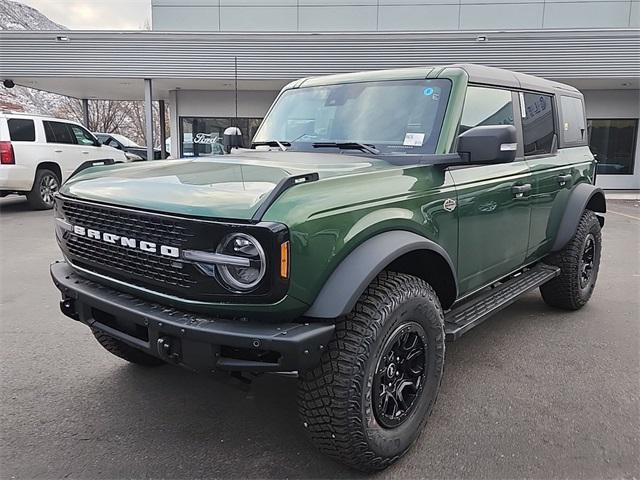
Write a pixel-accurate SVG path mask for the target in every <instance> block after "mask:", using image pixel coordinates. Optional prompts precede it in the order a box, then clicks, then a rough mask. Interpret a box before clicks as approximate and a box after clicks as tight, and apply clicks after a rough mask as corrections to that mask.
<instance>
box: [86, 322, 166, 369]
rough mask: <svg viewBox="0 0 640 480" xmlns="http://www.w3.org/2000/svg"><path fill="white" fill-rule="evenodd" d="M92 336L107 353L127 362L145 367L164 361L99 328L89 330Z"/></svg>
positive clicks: (155, 365) (158, 364) (161, 363)
mask: <svg viewBox="0 0 640 480" xmlns="http://www.w3.org/2000/svg"><path fill="white" fill-rule="evenodd" d="M91 331H92V332H93V336H94V337H96V340H98V343H99V344H100V345H102V346H103V347H104V349H105V350H107V351H108V352H109V353H111V354H113V355H115V356H116V357H120V358H122V359H123V360H126V361H127V362H131V363H135V364H136V365H143V366H145V367H159V366H161V365H164V364H165V362H164V361H163V360H160V359H159V358H156V357H154V356H152V355H149V354H147V353H144V352H142V351H140V350H138V349H137V348H133V347H131V346H129V345H127V344H126V343H124V342H121V341H120V340H117V339H115V338H113V337H111V336H109V335H107V334H106V333H103V332H101V331H100V330H93V329H92V330H91Z"/></svg>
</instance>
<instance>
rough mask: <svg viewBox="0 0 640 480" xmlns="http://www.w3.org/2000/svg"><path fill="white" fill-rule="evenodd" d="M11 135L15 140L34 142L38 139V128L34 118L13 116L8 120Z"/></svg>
mask: <svg viewBox="0 0 640 480" xmlns="http://www.w3.org/2000/svg"><path fill="white" fill-rule="evenodd" d="M7 123H8V125H9V137H10V138H11V140H13V141H14V142H33V141H35V139H36V129H35V127H34V125H33V120H28V119H26V118H12V119H10V120H9V121H8V122H7Z"/></svg>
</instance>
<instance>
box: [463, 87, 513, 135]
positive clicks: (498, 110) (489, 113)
mask: <svg viewBox="0 0 640 480" xmlns="http://www.w3.org/2000/svg"><path fill="white" fill-rule="evenodd" d="M511 99H512V97H511V92H510V91H508V90H500V89H498V88H485V87H473V86H471V87H469V88H467V95H466V97H465V100H464V108H463V110H462V119H461V121H460V133H463V132H466V131H467V130H469V129H470V128H473V127H478V126H480V125H513V102H512V101H511Z"/></svg>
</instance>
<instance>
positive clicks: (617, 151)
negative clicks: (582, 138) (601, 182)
mask: <svg viewBox="0 0 640 480" xmlns="http://www.w3.org/2000/svg"><path fill="white" fill-rule="evenodd" d="M588 129H589V147H590V148H591V151H592V152H593V154H594V155H595V156H596V159H597V160H598V173H599V174H602V175H632V174H633V164H634V159H635V149H636V136H637V133H638V120H636V119H617V120H614V119H593V120H589V121H588Z"/></svg>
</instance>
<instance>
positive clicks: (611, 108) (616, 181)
mask: <svg viewBox="0 0 640 480" xmlns="http://www.w3.org/2000/svg"><path fill="white" fill-rule="evenodd" d="M582 93H583V94H584V99H585V103H586V107H587V118H589V119H591V118H594V119H595V118H612V119H613V118H636V119H637V118H640V90H583V91H582ZM633 172H634V173H633V175H598V178H597V184H598V186H600V187H602V188H606V189H618V190H638V189H640V135H638V136H637V138H636V155H635V163H634V169H633Z"/></svg>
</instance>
